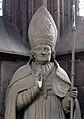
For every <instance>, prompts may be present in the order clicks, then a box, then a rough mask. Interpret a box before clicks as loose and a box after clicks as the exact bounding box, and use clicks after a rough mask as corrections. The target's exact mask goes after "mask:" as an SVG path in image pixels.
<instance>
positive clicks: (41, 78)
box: [35, 70, 43, 88]
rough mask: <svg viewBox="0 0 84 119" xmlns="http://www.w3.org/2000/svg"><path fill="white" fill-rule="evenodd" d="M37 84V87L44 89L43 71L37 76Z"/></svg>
mask: <svg viewBox="0 0 84 119" xmlns="http://www.w3.org/2000/svg"><path fill="white" fill-rule="evenodd" d="M35 83H36V85H37V86H38V87H39V88H41V87H42V83H43V73H42V71H41V70H39V71H38V72H37V73H36V75H35Z"/></svg>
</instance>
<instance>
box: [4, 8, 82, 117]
mask: <svg viewBox="0 0 84 119" xmlns="http://www.w3.org/2000/svg"><path fill="white" fill-rule="evenodd" d="M28 37H29V41H30V45H31V50H32V51H31V52H32V56H31V58H30V60H29V62H28V63H27V64H26V65H24V66H22V67H21V68H19V69H18V70H17V71H16V72H15V74H14V76H13V78H12V79H11V82H10V84H9V86H8V90H7V93H6V109H5V119H69V118H70V102H71V101H70V100H71V97H72V98H73V99H74V105H73V106H74V119H81V115H80V110H79V105H78V101H77V89H76V88H73V89H71V88H70V85H71V83H70V80H69V77H68V75H67V73H66V72H65V71H64V70H63V69H62V68H61V67H60V65H59V64H58V63H57V61H56V60H55V56H54V50H55V45H56V41H57V27H56V25H55V22H54V20H53V18H52V16H51V14H50V13H49V12H48V10H47V9H46V8H45V7H44V6H41V7H40V8H39V9H38V10H37V11H36V13H35V14H34V16H33V18H32V20H31V22H30V25H29V29H28Z"/></svg>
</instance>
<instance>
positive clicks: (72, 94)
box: [66, 87, 78, 101]
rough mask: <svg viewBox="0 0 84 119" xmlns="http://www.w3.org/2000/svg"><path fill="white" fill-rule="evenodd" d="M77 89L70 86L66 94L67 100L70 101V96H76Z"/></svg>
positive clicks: (74, 97)
mask: <svg viewBox="0 0 84 119" xmlns="http://www.w3.org/2000/svg"><path fill="white" fill-rule="evenodd" d="M77 95H78V91H77V88H76V87H73V88H70V89H69V90H68V92H67V94H66V97H67V99H68V101H71V98H73V99H74V100H75V99H76V98H77Z"/></svg>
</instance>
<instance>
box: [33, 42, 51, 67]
mask: <svg viewBox="0 0 84 119" xmlns="http://www.w3.org/2000/svg"><path fill="white" fill-rule="evenodd" d="M33 53H34V55H35V60H36V61H37V62H38V63H40V64H43V65H44V64H47V63H48V62H50V60H51V47H50V46H49V45H44V44H39V45H37V46H36V47H35V48H34V49H33Z"/></svg>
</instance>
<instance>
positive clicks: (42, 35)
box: [28, 6, 57, 49]
mask: <svg viewBox="0 0 84 119" xmlns="http://www.w3.org/2000/svg"><path fill="white" fill-rule="evenodd" d="M28 36H29V42H30V45H31V48H34V47H35V46H36V45H38V44H46V45H50V46H51V47H52V48H53V49H54V48H55V44H56V40H57V27H56V25H55V22H54V20H53V18H52V16H51V14H50V13H49V11H48V10H47V9H46V8H45V7H44V6H41V7H40V8H39V9H38V10H37V11H36V13H35V14H34V16H33V17H32V20H31V22H30V25H29V29H28Z"/></svg>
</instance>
